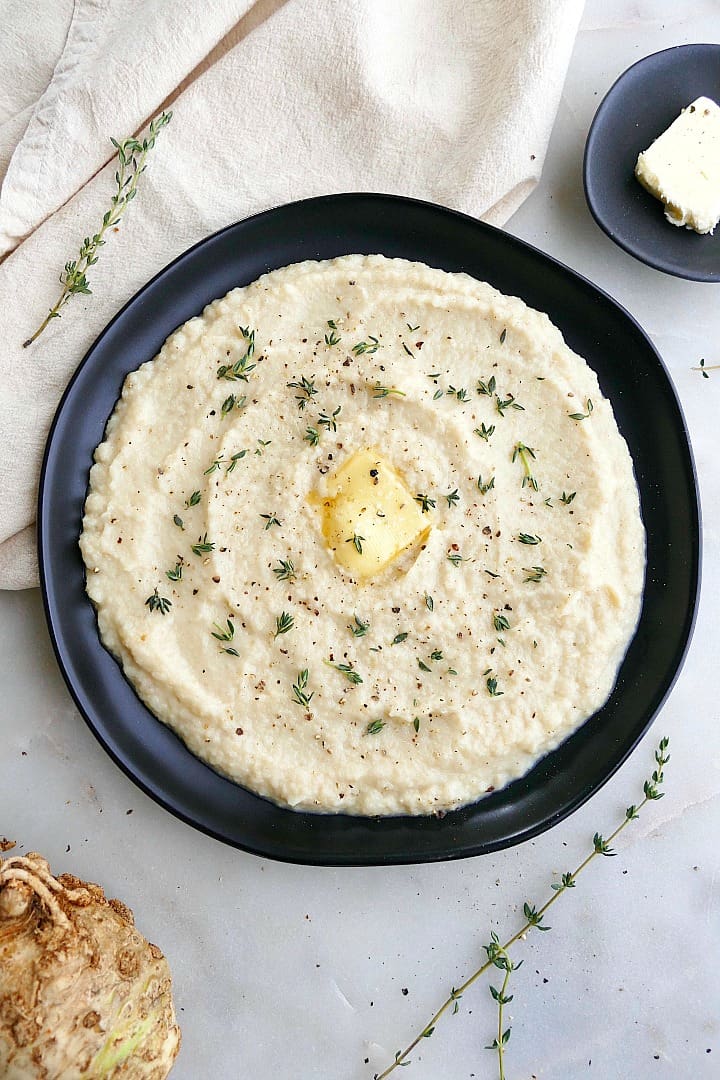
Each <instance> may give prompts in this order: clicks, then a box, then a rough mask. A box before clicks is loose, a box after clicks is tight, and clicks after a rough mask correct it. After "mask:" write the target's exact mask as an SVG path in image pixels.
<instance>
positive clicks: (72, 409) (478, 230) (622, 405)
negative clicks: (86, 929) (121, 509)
mask: <svg viewBox="0 0 720 1080" xmlns="http://www.w3.org/2000/svg"><path fill="white" fill-rule="evenodd" d="M350 252H361V253H368V254H369V253H375V252H380V253H382V254H384V255H388V256H402V257H405V258H409V259H419V260H422V261H423V262H426V263H430V264H431V265H433V266H438V267H441V268H442V269H444V270H451V271H452V270H464V271H466V272H467V273H470V274H473V275H474V276H475V277H477V278H481V279H484V280H487V281H489V282H491V283H492V284H493V285H494V286H496V287H497V288H498V289H501V290H502V291H503V292H505V293H512V294H515V295H518V296H521V297H522V298H523V299H524V300H525V301H527V303H528V304H530V305H532V306H533V307H536V308H539V309H540V310H542V311H546V312H548V313H549V315H550V317H551V319H553V321H554V322H555V323H557V325H558V326H560V327H561V329H562V331H563V333H564V335H565V338H566V340H567V342H568V344H569V345H570V346H571V348H573V349H575V350H577V351H578V352H579V353H580V354H581V355H583V356H585V357H587V359H588V361H589V363H590V364H591V365H592V367H593V368H594V369H595V370H596V372H597V374H598V377H599V380H600V385H601V387H602V389H603V392H604V393H605V394H606V395H607V396H608V397H609V398H610V399H611V401H612V403H613V406H614V409H615V415H616V417H617V420H618V424H619V426H620V430H621V431H622V432H623V434H624V436H625V438H626V440H627V442H628V445H629V447H630V452H631V454H632V457H633V460H634V463H635V471H636V474H637V478H638V484H639V487H640V492H641V498H642V513H643V518H644V521H645V524H646V527H647V533H648V568H647V585H646V589H645V600H644V605H643V609H642V615H641V618H640V623H639V626H638V630H637V633H636V635H635V638H634V639H633V641H632V643H631V645H630V648H629V651H628V654H627V656H626V659H625V661H624V663H623V665H622V668H621V670H620V673H619V677H618V682H617V685H616V687H615V690H614V691H613V694H612V696H611V698H610V700H609V701H608V702H607V704H606V705H605V706H604V707H603V708H602V709H601V710H600V711H599V712H598V713H597V714H596V715H595V716H594V717H592V718H591V719H590V720H589V721H588V722H587V723H586V724H585V725H584V726H583V727H582V728H581V729H580V730H579V731H578V732H577V733H576V734H574V735H573V736H572V737H571V738H569V739H568V740H567V741H566V742H565V743H563V745H562V746H560V747H559V748H558V749H557V750H555V751H554V752H553V753H551V754H549V755H548V756H547V757H546V758H544V759H543V760H542V761H540V762H539V764H537V765H536V766H535V767H534V768H533V769H532V771H531V772H530V773H528V775H527V776H525V777H524V778H523V779H521V780H517V781H515V782H514V783H512V784H510V785H509V786H508V787H506V788H505V789H504V790H502V791H499V792H497V793H495V794H493V795H490V796H488V797H486V798H484V799H483V800H482V801H481V802H480V803H478V804H476V805H473V806H470V807H466V808H465V809H463V810H458V811H455V812H453V813H449V814H447V815H446V816H445V817H444V818H442V819H439V818H433V817H429V818H410V817H396V818H385V819H374V818H357V817H349V816H341V815H314V814H307V813H295V812H293V811H290V810H284V809H281V808H279V807H277V806H274V805H273V804H271V803H269V802H267V801H265V800H264V799H261V798H259V797H258V796H256V795H253V794H251V793H250V792H248V791H246V790H245V789H244V788H241V787H239V786H237V785H235V784H232V783H230V781H228V780H225V779H223V778H222V777H221V776H218V775H217V774H216V773H214V772H213V771H212V770H211V769H210V768H208V767H207V766H206V765H204V764H203V763H202V762H200V761H199V760H198V759H197V758H195V757H193V755H192V754H191V753H190V752H189V751H188V750H187V749H186V748H185V746H184V745H183V743H181V742H180V740H179V739H178V738H177V737H176V736H175V735H173V733H172V732H171V731H169V730H168V728H166V727H164V726H163V725H162V724H161V723H159V721H157V720H156V719H155V718H154V717H153V716H152V715H151V714H150V713H149V712H148V711H147V709H146V708H145V707H144V705H142V703H141V702H140V701H139V699H138V698H137V697H136V696H135V693H134V691H133V690H132V688H131V686H130V685H129V684H128V683H127V682H126V681H125V679H124V677H123V675H122V673H121V670H120V668H119V666H118V664H117V663H116V662H115V660H114V659H113V658H112V656H110V654H109V653H108V652H106V651H105V649H104V648H103V647H102V645H101V644H100V641H99V638H98V633H97V626H96V621H95V614H94V611H93V608H92V606H91V605H90V602H89V601H88V599H87V597H86V595H85V591H84V579H83V565H82V561H81V558H80V553H79V549H78V534H79V531H80V523H81V517H82V510H83V503H84V500H85V493H86V488H87V482H88V470H89V467H90V464H91V460H92V454H93V450H94V449H95V446H96V445H97V443H99V442H100V440H101V439H102V437H103V431H104V428H105V424H106V421H107V418H108V416H109V415H110V413H111V411H112V409H113V407H114V405H115V401H116V399H117V397H118V394H119V392H120V387H121V385H122V382H123V379H124V377H125V375H126V374H127V373H128V371H130V370H131V369H133V368H136V367H137V366H138V365H139V364H140V363H142V362H143V361H144V360H147V359H149V358H151V357H152V356H154V355H155V354H156V353H157V352H158V350H159V348H160V346H161V345H162V343H163V341H164V340H165V338H166V337H167V335H168V334H169V333H170V332H171V331H172V330H174V329H175V328H176V327H177V326H178V325H179V324H180V323H183V322H185V321H186V320H187V319H188V318H190V317H191V316H192V315H195V314H197V313H198V312H200V311H201V310H202V308H203V307H204V306H205V304H207V303H208V301H210V300H212V299H213V298H214V297H218V296H223V295H224V294H225V293H226V292H227V291H228V290H229V289H231V288H233V287H234V286H236V285H245V284H247V283H248V282H251V281H253V280H254V279H255V278H257V277H258V276H259V275H260V274H262V273H264V272H265V271H267V270H272V269H275V268H277V267H280V266H284V265H286V264H287V263H292V262H296V261H298V260H301V259H327V258H332V257H334V256H337V255H344V254H348V253H350ZM38 523H39V551H40V571H41V581H42V589H43V596H44V601H45V608H46V612H47V617H48V621H49V626H50V633H51V636H52V639H53V643H54V647H55V651H56V654H57V657H58V660H59V662H60V667H61V669H62V671H63V674H64V676H65V679H66V681H67V684H68V686H69V688H70V691H71V693H72V695H73V697H74V699H75V701H76V703H77V705H78V708H79V709H80V711H81V712H82V714H83V716H84V717H85V719H86V720H87V722H88V723H89V725H90V727H91V729H92V730H93V732H94V733H95V735H96V736H97V737H98V739H99V740H100V742H101V743H102V745H103V746H104V747H105V749H106V750H107V751H108V753H109V754H110V755H111V756H112V757H113V758H114V760H115V761H116V762H117V763H118V764H119V765H120V766H121V768H122V769H124V770H125V772H126V773H127V774H128V775H129V776H130V777H131V778H132V779H133V780H134V781H135V782H136V783H137V784H139V786H140V787H141V788H143V790H144V791H146V792H147V793H148V794H149V795H151V796H152V797H153V798H154V799H156V800H157V801H158V802H159V803H161V804H162V805H163V806H165V807H167V808H168V809H169V810H171V811H172V812H173V813H174V814H176V815H177V816H178V817H180V818H182V819H183V820H185V821H187V822H189V823H190V824H192V825H195V826H197V827H198V828H200V829H202V830H204V831H205V832H207V833H210V834H211V835H212V836H216V837H218V838H219V839H221V840H225V841H227V842H228V843H231V844H235V845H236V846H238V847H242V848H245V849H247V850H248V851H253V852H256V853H258V854H262V855H267V856H271V857H273V858H277V859H284V860H288V861H293V862H305V863H319V864H333V865H343V864H381V863H401V862H427V861H431V860H436V859H456V858H462V857H465V856H468V855H477V854H480V853H483V852H488V851H492V850H494V849H497V848H502V847H506V846H508V845H510V844H514V843H518V842H519V841H521V840H526V839H528V838H529V837H531V836H534V835H536V834H537V833H539V832H541V831H542V830H543V829H547V828H548V827H549V826H551V825H553V824H555V823H556V822H558V821H560V820H561V819H562V818H563V817H565V816H566V815H567V814H569V813H570V812H571V811H573V810H575V809H576V808H577V807H578V806H580V805H581V803H583V802H584V801H585V799H587V798H588V797H589V796H590V795H592V793H593V792H594V791H596V790H597V789H598V788H599V787H600V786H601V785H602V784H603V783H604V782H605V781H606V780H607V779H608V777H610V776H611V775H612V773H613V772H614V771H615V769H617V768H618V766H619V765H620V764H621V762H622V761H623V760H624V759H625V758H626V757H627V755H628V754H629V753H630V751H631V750H632V749H633V747H634V746H635V744H636V743H637V741H638V740H639V739H640V737H641V735H642V734H643V732H644V731H645V729H646V728H647V727H648V725H649V724H650V722H651V720H652V718H653V716H654V715H655V713H656V711H657V710H658V709H659V707H660V705H661V704H662V702H663V699H664V698H665V696H666V694H667V693H668V691H669V689H670V687H671V685H672V683H673V680H674V679H675V676H676V674H677V671H678V669H679V667H680V664H681V662H682V659H683V656H684V653H685V650H686V647H687V643H688V640H689V636H690V633H691V629H692V623H693V617H694V610H695V600H696V592H697V587H698V565H699V547H700V540H699V511H698V503H697V495H696V486H695V475H694V470H693V462H692V456H691V452H690V448H689V445H688V440H687V435H686V433H685V427H684V424H683V418H682V414H681V412H680V409H679V407H678V403H677V401H676V398H675V395H674V392H673V389H672V386H671V384H670V381H669V379H668V377H667V375H666V373H665V370H664V368H663V365H662V362H661V361H660V358H659V357H658V355H657V353H656V352H655V350H654V349H653V347H652V345H651V344H650V342H649V341H648V339H647V338H646V337H645V335H644V334H643V332H642V330H641V329H640V327H639V326H638V324H637V323H636V322H635V321H634V320H633V319H632V318H631V317H630V316H629V315H628V314H627V312H625V311H624V310H623V309H622V308H621V307H619V306H618V305H617V304H616V303H615V302H614V301H613V300H612V299H611V298H610V297H609V296H607V295H606V294H604V293H602V292H600V290H599V289H597V288H596V287H595V286H594V285H591V284H590V282H588V281H586V280H584V279H583V278H581V277H579V276H578V275H577V274H574V273H573V272H572V271H571V270H569V269H567V268H566V267H564V266H562V265H561V264H560V263H557V262H555V261H554V260H553V259H550V258H548V256H546V255H543V254H542V253H541V252H539V251H537V250H535V249H534V248H532V247H529V246H528V245H527V244H525V243H523V242H522V241H520V240H517V239H515V238H514V237H512V236H509V235H508V234H506V233H504V232H501V231H500V230H498V229H493V228H491V227H490V226H489V225H483V224H481V223H479V222H477V221H475V220H474V219H472V218H469V217H465V216H464V215H462V214H457V213H454V212H452V211H450V210H445V209H442V208H441V207H437V206H433V205H431V204H429V203H421V202H415V201H413V200H411V199H402V198H398V197H395V196H389V195H333V196H327V197H325V198H319V199H309V200H307V201H305V202H298V203H292V204H290V205H289V206H283V207H280V208H279V209H277V210H269V211H267V212H266V213H264V214H259V215H258V216H257V217H253V218H250V219H248V220H247V221H243V222H240V223H239V224H237V225H231V226H230V227H229V228H227V229H224V230H223V231H222V232H219V233H216V234H215V235H214V236H211V237H209V238H208V239H207V240H203V241H202V242H201V243H200V244H198V245H197V246H196V247H194V248H192V249H191V250H190V251H188V252H186V253H185V254H184V255H181V256H180V258H179V259H177V260H176V261H175V262H174V263H172V264H171V265H170V266H168V267H167V268H166V269H165V270H163V271H161V272H160V274H158V276H157V277H156V278H154V279H153V281H151V282H150V283H149V284H148V285H146V286H145V288H144V289H142V290H141V291H140V292H139V293H138V294H137V296H135V297H134V299H132V300H131V301H130V302H129V303H128V304H127V305H126V307H125V308H123V310H122V311H121V312H120V313H119V315H117V316H116V317H115V319H114V320H113V321H112V322H111V323H110V325H109V326H108V327H107V329H106V330H105V331H104V332H103V333H102V334H101V335H100V337H99V338H98V340H97V341H96V342H95V344H94V345H93V347H92V348H91V349H90V351H89V353H88V354H87V356H86V357H85V359H84V361H83V363H82V364H81V365H80V368H79V369H78V371H77V373H76V374H75V376H74V378H73V380H72V382H71V383H70V385H69V387H68V389H67V391H66V393H65V396H64V398H63V400H62V402H61V404H60V406H59V409H58V412H57V415H56V417H55V422H54V424H53V427H52V431H51V433H50V438H49V441H48V445H47V450H46V453H45V461H44V465H43V471H42V479H41V485H40V506H39V515H38Z"/></svg>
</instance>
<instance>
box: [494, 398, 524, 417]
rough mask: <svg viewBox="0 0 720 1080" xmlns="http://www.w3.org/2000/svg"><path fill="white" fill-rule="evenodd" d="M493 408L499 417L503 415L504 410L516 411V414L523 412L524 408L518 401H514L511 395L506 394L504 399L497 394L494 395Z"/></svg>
mask: <svg viewBox="0 0 720 1080" xmlns="http://www.w3.org/2000/svg"><path fill="white" fill-rule="evenodd" d="M495 408H496V409H497V411H498V412H499V413H500V415H501V416H504V415H505V410H506V409H517V410H518V412H525V406H524V405H521V404H520V402H519V401H516V400H515V396H514V395H513V394H508V396H507V397H506V398H505V399H503V398H501V397H500V395H499V394H496V395H495Z"/></svg>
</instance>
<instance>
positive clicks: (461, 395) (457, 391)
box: [445, 385, 470, 404]
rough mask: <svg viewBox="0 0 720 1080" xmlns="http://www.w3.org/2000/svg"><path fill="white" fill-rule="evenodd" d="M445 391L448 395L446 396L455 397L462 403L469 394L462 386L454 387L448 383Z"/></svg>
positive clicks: (466, 399) (468, 398)
mask: <svg viewBox="0 0 720 1080" xmlns="http://www.w3.org/2000/svg"><path fill="white" fill-rule="evenodd" d="M445 393H446V394H447V395H448V397H454V398H457V400H458V401H461V402H463V404H464V403H465V402H466V401H469V400H470V395H469V394H468V392H467V390H466V389H465V387H464V386H460V387H456V386H452V385H450V386H449V387H448V388H447V390H446V391H445Z"/></svg>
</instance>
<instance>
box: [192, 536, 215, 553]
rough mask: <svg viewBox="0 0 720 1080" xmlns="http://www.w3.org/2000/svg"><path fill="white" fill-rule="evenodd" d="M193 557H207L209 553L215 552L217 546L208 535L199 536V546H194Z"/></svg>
mask: <svg viewBox="0 0 720 1080" xmlns="http://www.w3.org/2000/svg"><path fill="white" fill-rule="evenodd" d="M191 550H192V553H193V555H207V554H208V552H210V551H214V550H215V544H214V543H213V542H212V540H208V538H207V533H205V534H204V535H203V536H198V540H197V544H193V546H192V549H191Z"/></svg>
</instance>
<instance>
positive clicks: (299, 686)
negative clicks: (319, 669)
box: [292, 668, 315, 709]
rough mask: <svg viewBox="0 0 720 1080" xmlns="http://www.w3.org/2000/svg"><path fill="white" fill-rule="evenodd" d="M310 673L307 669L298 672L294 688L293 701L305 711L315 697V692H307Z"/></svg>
mask: <svg viewBox="0 0 720 1080" xmlns="http://www.w3.org/2000/svg"><path fill="white" fill-rule="evenodd" d="M309 677H310V676H309V673H308V669H307V668H303V669H302V671H299V672H298V676H297V679H296V681H295V682H294V683H293V687H292V700H293V702H294V704H295V705H300V706H301V707H302V708H303V709H307V707H308V706H309V704H310V701H311V699H312V698H313V697H314V694H315V691H311V692H310V693H309V694H308V692H307V686H308V680H309Z"/></svg>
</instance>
